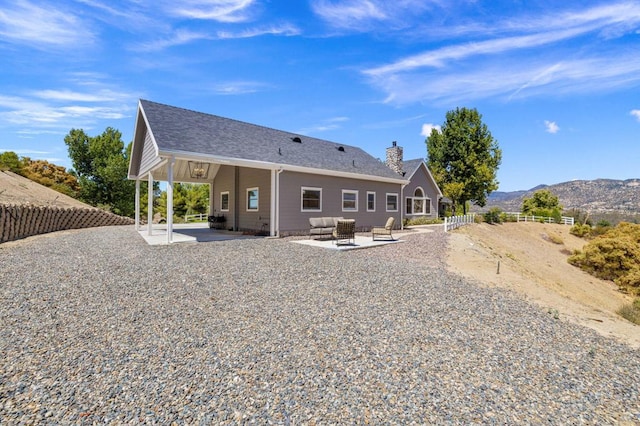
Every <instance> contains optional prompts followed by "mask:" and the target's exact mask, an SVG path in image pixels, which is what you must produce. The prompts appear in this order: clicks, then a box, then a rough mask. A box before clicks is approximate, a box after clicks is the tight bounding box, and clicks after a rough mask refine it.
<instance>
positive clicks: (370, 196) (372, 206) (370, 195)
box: [367, 191, 376, 212]
mask: <svg viewBox="0 0 640 426" xmlns="http://www.w3.org/2000/svg"><path fill="white" fill-rule="evenodd" d="M367 211H368V212H375V211H376V193H375V192H373V191H367Z"/></svg>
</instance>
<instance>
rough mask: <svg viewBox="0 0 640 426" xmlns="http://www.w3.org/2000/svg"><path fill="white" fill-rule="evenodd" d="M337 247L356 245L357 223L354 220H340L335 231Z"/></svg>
mask: <svg viewBox="0 0 640 426" xmlns="http://www.w3.org/2000/svg"><path fill="white" fill-rule="evenodd" d="M333 238H334V242H335V244H336V245H341V244H355V243H356V221H355V220H354V219H340V220H338V221H337V222H336V229H335V230H334V231H333Z"/></svg>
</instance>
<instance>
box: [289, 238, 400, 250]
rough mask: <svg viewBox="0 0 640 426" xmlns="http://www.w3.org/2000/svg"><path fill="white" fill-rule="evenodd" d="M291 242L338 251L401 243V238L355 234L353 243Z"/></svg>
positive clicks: (330, 241) (325, 241)
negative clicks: (393, 238) (377, 237)
mask: <svg viewBox="0 0 640 426" xmlns="http://www.w3.org/2000/svg"><path fill="white" fill-rule="evenodd" d="M291 242H292V243H297V244H304V245H307V246H313V247H320V248H325V249H330V250H339V251H347V250H357V249H365V248H371V247H378V246H384V245H387V244H397V243H403V242H404V241H403V240H397V239H396V240H376V241H373V240H372V239H371V236H370V235H369V236H363V235H356V238H355V243H354V244H341V245H337V244H335V242H334V241H332V240H293V241H291Z"/></svg>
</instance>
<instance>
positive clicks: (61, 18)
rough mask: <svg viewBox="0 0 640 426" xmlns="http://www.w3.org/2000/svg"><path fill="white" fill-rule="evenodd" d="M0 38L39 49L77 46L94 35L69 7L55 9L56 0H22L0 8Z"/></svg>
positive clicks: (86, 42) (89, 41)
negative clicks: (39, 0) (45, 0)
mask: <svg viewBox="0 0 640 426" xmlns="http://www.w3.org/2000/svg"><path fill="white" fill-rule="evenodd" d="M0 38H3V39H7V40H11V41H13V42H17V43H23V44H27V45H30V46H33V47H36V48H38V49H48V48H51V47H62V48H78V47H80V46H84V45H87V44H90V43H91V42H92V41H93V39H94V34H93V33H92V32H91V30H89V25H88V24H87V23H85V22H83V21H82V20H81V19H80V18H79V17H77V16H76V15H74V14H73V13H72V12H71V11H70V10H59V9H56V7H55V3H53V4H47V5H46V6H44V7H41V6H39V5H37V4H35V3H32V2H30V1H27V0H21V1H18V2H16V4H14V5H12V6H11V7H7V5H6V4H5V5H4V6H3V8H2V9H0Z"/></svg>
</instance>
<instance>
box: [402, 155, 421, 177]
mask: <svg viewBox="0 0 640 426" xmlns="http://www.w3.org/2000/svg"><path fill="white" fill-rule="evenodd" d="M422 163H424V160H423V159H422V158H416V159H414V160H405V161H403V162H402V168H403V169H404V170H403V171H404V172H405V177H406V178H407V179H409V178H410V177H411V175H413V174H414V173H415V172H416V170H418V167H420V165H421V164H422Z"/></svg>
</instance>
